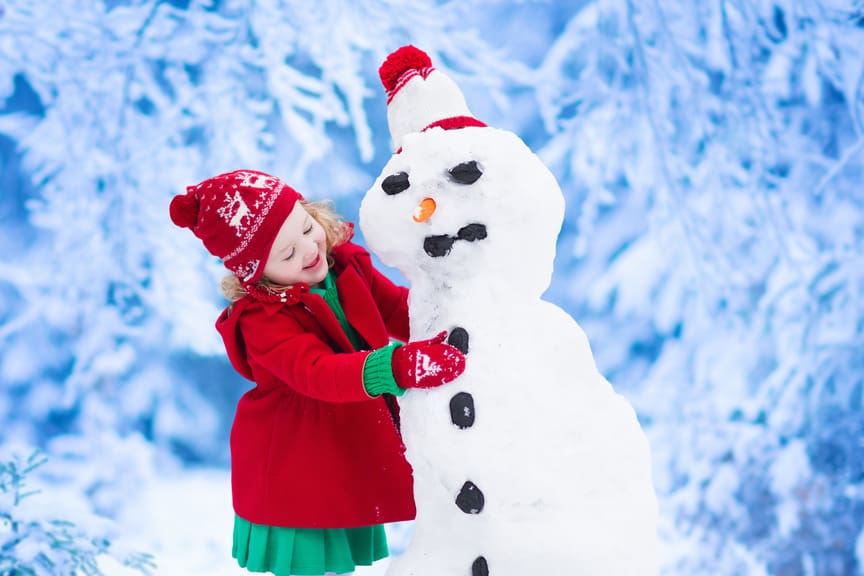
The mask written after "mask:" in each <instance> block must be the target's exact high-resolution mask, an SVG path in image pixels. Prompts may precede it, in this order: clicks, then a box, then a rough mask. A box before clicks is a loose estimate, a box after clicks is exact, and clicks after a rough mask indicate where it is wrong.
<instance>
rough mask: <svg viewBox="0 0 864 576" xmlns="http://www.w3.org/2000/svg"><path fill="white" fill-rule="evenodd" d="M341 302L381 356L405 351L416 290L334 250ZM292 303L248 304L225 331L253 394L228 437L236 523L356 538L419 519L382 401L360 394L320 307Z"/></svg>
mask: <svg viewBox="0 0 864 576" xmlns="http://www.w3.org/2000/svg"><path fill="white" fill-rule="evenodd" d="M332 256H333V259H334V261H335V264H334V271H335V273H336V274H337V277H336V287H337V289H338V291H339V300H340V302H341V304H342V307H343V308H344V310H345V316H346V317H347V319H348V322H349V323H350V324H351V326H353V327H354V329H355V330H356V331H357V332H358V333H359V334H360V336H361V337H362V338H363V340H365V341H366V342H367V343H368V344H369V345H370V346H371V347H372V348H373V349H374V348H380V347H382V346H385V345H387V344H388V342H389V337H390V336H393V337H395V338H397V339H399V340H403V341H407V340H408V290H407V289H405V288H401V287H398V286H396V285H395V284H393V283H392V282H390V281H389V280H388V279H387V278H386V277H385V276H383V275H382V274H381V273H380V272H378V271H377V270H375V268H374V267H373V266H372V262H371V260H370V258H369V254H368V253H367V252H366V251H365V250H363V248H361V247H359V246H357V245H356V244H353V243H350V242H349V243H346V244H343V245H341V246H338V247H336V248H334V250H333V252H332ZM296 288H297V287H295V290H294V291H292V292H291V293H290V298H289V301H288V302H287V303H281V302H262V301H260V300H257V299H255V298H253V297H252V296H245V297H244V298H242V299H241V300H238V301H237V302H235V303H234V305H233V307H231V308H229V309H226V311H225V312H224V313H223V314H222V316H221V317H220V318H219V320H218V321H217V323H216V328H217V330H219V333H220V334H221V335H222V338H223V340H224V341H225V348H226V350H227V352H228V357H229V358H230V359H231V363H232V364H233V365H234V368H236V369H237V371H238V372H240V374H242V375H243V376H245V377H246V378H249V379H250V380H252V381H254V382H255V384H256V386H255V388H253V389H252V390H250V391H249V392H247V393H246V394H244V395H243V397H242V398H241V399H240V402H239V403H238V405H237V413H236V415H235V417H234V425H233V428H232V430H231V484H232V491H233V498H234V511H235V512H236V513H237V514H238V515H239V516H240V517H241V518H244V519H245V520H248V521H249V522H253V523H256V524H267V525H270V526H290V527H295V528H340V527H346V528H347V527H356V526H364V525H371V524H381V523H385V522H396V521H402V520H410V519H413V518H414V513H415V510H414V498H413V479H412V475H411V467H410V465H409V464H408V462H407V461H406V460H405V457H404V452H405V447H404V446H403V444H402V441H401V438H400V436H399V432H398V430H397V429H396V426H395V424H394V423H393V418H392V417H391V414H390V412H389V411H388V408H387V405H386V403H385V401H384V399H383V398H381V397H378V398H372V397H370V396H369V395H368V394H366V390H365V388H364V387H363V363H364V361H365V359H366V356H367V355H368V354H369V353H368V352H365V351H362V352H355V351H354V349H353V348H352V346H351V343H350V342H349V340H348V337H347V336H346V335H345V332H344V331H343V330H342V328H341V326H340V325H339V321H338V320H337V318H336V316H335V314H333V312H332V311H331V309H330V308H329V307H328V306H327V304H326V303H325V302H324V299H323V298H322V297H321V296H318V295H316V294H312V293H310V292H308V291H306V290H302V291H301V290H297V289H296Z"/></svg>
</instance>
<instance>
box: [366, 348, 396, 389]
mask: <svg viewBox="0 0 864 576" xmlns="http://www.w3.org/2000/svg"><path fill="white" fill-rule="evenodd" d="M399 346H401V344H390V345H389V346H385V347H383V348H379V349H378V350H375V351H373V352H370V353H369V355H368V356H366V363H365V364H363V386H364V387H365V388H366V393H367V394H369V395H370V396H380V395H381V394H384V393H385V392H387V393H389V394H393V395H394V396H402V395H403V394H404V393H405V390H404V389H403V388H400V387H399V386H397V385H396V380H394V379H393V367H392V361H393V351H394V350H395V349H396V348H398V347H399Z"/></svg>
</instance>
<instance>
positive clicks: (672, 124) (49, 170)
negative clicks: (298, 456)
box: [0, 0, 864, 576]
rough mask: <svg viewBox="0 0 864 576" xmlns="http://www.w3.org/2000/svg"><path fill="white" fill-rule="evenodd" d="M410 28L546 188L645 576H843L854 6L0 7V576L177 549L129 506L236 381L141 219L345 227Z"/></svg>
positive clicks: (190, 240) (859, 362) (863, 189)
mask: <svg viewBox="0 0 864 576" xmlns="http://www.w3.org/2000/svg"><path fill="white" fill-rule="evenodd" d="M409 43H411V44H414V45H416V46H418V47H420V48H422V49H424V50H425V51H427V52H428V53H429V54H430V55H431V57H432V59H433V62H434V63H435V64H436V66H437V67H439V68H441V69H443V70H444V71H446V72H447V73H448V74H449V75H450V76H451V77H453V78H454V79H455V80H456V82H457V83H458V84H459V85H460V86H461V88H462V89H463V91H464V92H465V94H466V98H467V100H468V102H469V105H470V106H471V108H472V110H473V112H474V113H475V115H476V116H477V117H478V118H480V119H482V120H483V121H485V122H486V123H488V124H490V125H493V126H496V127H500V128H506V129H510V130H512V131H514V132H516V133H517V134H519V135H520V136H521V137H522V138H523V139H524V140H525V141H526V142H527V143H528V145H529V146H530V147H531V148H532V149H533V150H535V151H536V152H537V153H538V154H539V155H540V156H541V158H542V159H543V160H544V161H545V162H546V164H547V165H548V166H549V167H550V168H551V169H552V171H553V172H554V173H555V175H556V176H557V177H558V179H559V182H560V183H561V187H562V189H563V191H564V194H565V195H566V199H567V216H566V221H565V224H564V229H563V231H562V233H561V236H560V239H559V243H558V255H557V260H556V269H555V275H554V279H553V283H552V286H551V288H550V290H549V291H548V293H547V295H546V298H548V299H549V300H551V301H553V302H555V303H556V304H558V305H560V306H562V307H563V308H565V309H566V310H567V311H568V312H569V313H570V314H571V315H572V316H573V317H574V318H575V319H576V320H577V321H578V322H579V323H580V324H581V325H582V326H583V327H584V329H585V330H586V332H587V333H588V335H589V338H590V340H591V343H592V347H593V350H594V354H595V356H596V359H597V363H598V366H599V368H600V370H601V372H603V373H604V374H605V375H606V376H607V377H608V379H609V380H610V381H612V382H613V383H614V384H615V386H616V388H617V389H618V390H619V391H620V392H621V393H622V394H624V395H625V396H627V397H628V398H629V399H630V400H631V402H633V404H634V405H635V407H636V409H637V411H638V413H639V416H640V419H641V420H642V422H643V425H644V427H645V429H646V431H647V433H648V435H649V438H650V440H651V443H652V448H653V453H654V458H655V481H656V485H657V490H658V495H659V497H660V500H661V506H662V517H663V520H662V524H661V530H660V538H661V542H662V550H663V558H664V574H668V575H682V576H691V575H702V574H706V575H707V574H710V575H739V574H741V575H750V574H771V575H781V576H799V575H801V576H805V575H814V576H815V575H818V576H829V575H830V576H834V575H837V576H847V575H848V576H854V575H860V574H864V535H862V527H864V298H862V296H864V2H862V1H861V0H849V1H839V0H823V1H815V0H813V1H811V0H710V1H704V2H703V1H696V0H664V1H663V2H659V1H656V0H593V1H592V0H572V1H552V0H550V1H540V0H536V1H532V0H523V1H503V0H501V1H495V0H461V1H438V2H434V1H431V0H417V1H411V2H408V1H404V0H363V1H362V2H348V1H347V0H345V1H340V0H321V1H318V2H308V1H306V2H304V1H300V0H297V1H291V0H258V1H253V0H249V1H245V2H244V1H235V0H197V1H196V0H191V1H190V0H104V1H99V0H62V1H60V0H51V1H49V0H0V573H2V574H31V573H32V574H72V573H74V572H75V571H76V570H77V571H78V573H80V574H96V573H99V572H102V571H104V572H105V573H106V574H110V573H112V572H111V570H110V569H109V568H106V566H119V565H121V564H124V563H125V564H126V566H127V569H129V570H132V571H133V572H138V571H141V572H145V573H147V572H151V573H170V572H168V571H165V569H164V566H165V565H166V564H165V561H164V560H163V559H162V558H160V546H159V545H156V544H153V545H147V544H144V545H142V544H141V543H142V542H143V543H146V542H151V543H152V542H158V541H159V538H160V537H164V538H174V539H176V538H177V536H176V535H172V534H171V533H170V531H169V528H168V526H169V525H170V524H171V523H172V522H181V523H182V522H183V521H185V522H187V523H189V524H190V525H192V526H195V525H197V527H198V530H200V532H201V538H204V534H205V532H206V530H207V525H208V521H207V518H205V517H204V515H205V514H206V512H202V511H200V510H199V511H193V512H189V510H188V509H186V508H183V507H182V506H176V505H174V506H173V507H172V509H173V510H175V511H176V512H177V514H178V515H179V514H181V511H184V510H185V512H182V513H185V514H187V516H191V518H190V517H185V518H183V519H178V518H174V519H171V518H170V515H169V517H168V518H167V519H160V520H158V521H153V520H152V519H151V520H148V519H147V518H145V516H146V512H147V510H151V511H152V510H157V509H158V506H159V505H160V504H164V503H165V502H166V501H169V500H170V499H171V498H172V496H171V495H170V494H169V493H171V492H172V491H171V487H172V486H173V487H176V486H184V489H183V490H181V491H180V496H179V497H178V496H176V495H175V496H173V497H176V498H178V500H179V501H183V500H184V499H189V500H194V498H196V497H199V498H200V497H201V495H202V494H203V495H208V494H211V491H209V489H205V488H203V487H202V488H200V489H199V488H196V487H197V486H198V484H197V483H196V482H195V481H194V480H190V479H197V478H206V479H211V480H207V481H206V482H211V481H212V479H213V478H217V479H221V480H218V481H220V482H221V481H224V483H226V485H227V475H228V432H229V428H230V423H231V419H232V416H233V409H234V405H235V403H236V401H237V399H238V398H239V396H240V395H241V394H242V393H243V392H244V391H245V390H246V389H248V387H249V383H247V382H245V381H243V380H242V379H241V378H239V377H238V376H236V375H235V374H234V373H233V372H232V370H231V368H230V366H229V364H228V362H227V360H226V358H225V356H224V351H223V349H222V345H221V342H220V340H219V339H218V336H217V334H216V332H215V330H214V329H213V322H214V321H215V319H216V316H217V314H218V312H219V310H220V309H221V308H222V306H223V305H224V301H223V300H222V298H221V296H220V294H219V291H218V281H219V279H220V278H221V277H222V275H223V269H222V268H221V266H220V265H219V263H218V262H217V261H215V260H214V259H213V258H212V257H210V256H209V255H208V254H207V253H206V252H205V251H204V249H203V247H202V246H201V244H200V242H199V241H197V240H196V239H195V238H194V237H193V236H192V235H191V234H190V233H189V232H188V231H187V230H179V229H177V228H175V227H174V226H173V225H172V224H171V222H170V220H169V218H168V203H169V201H170V199H171V197H172V196H173V195H175V194H177V193H182V192H183V191H184V188H185V186H186V185H187V184H192V183H195V182H198V181H200V180H201V179H203V178H205V177H208V176H211V175H214V174H216V173H219V172H224V171H228V170H232V169H237V168H254V169H259V170H264V171H268V172H272V173H274V174H277V175H279V176H281V177H282V178H284V179H285V180H287V181H288V182H290V183H291V184H292V185H294V186H295V187H296V188H297V189H299V190H301V191H302V192H303V193H304V194H305V195H306V196H307V197H309V198H311V199H322V198H331V199H333V200H334V202H335V205H336V208H337V210H338V211H339V212H341V213H342V214H344V215H345V216H346V217H347V218H348V219H351V220H356V218H357V210H358V207H359V203H360V199H361V198H362V196H363V194H364V193H365V191H366V189H367V188H368V187H369V186H370V185H371V184H372V182H373V180H374V178H375V176H376V175H377V174H378V172H379V170H380V168H381V167H382V166H383V165H384V163H385V161H386V159H387V158H388V157H389V154H390V152H389V132H388V129H387V124H386V110H385V98H384V94H383V90H382V89H381V87H380V84H379V82H378V78H377V68H378V66H379V65H380V63H381V62H382V61H383V59H384V57H385V56H386V55H387V54H388V53H389V52H390V51H392V50H394V49H395V48H397V47H399V46H401V45H404V44H409ZM525 200H526V204H527V205H530V201H531V199H530V197H526V199H525ZM359 239H360V240H361V241H362V236H361V237H360V238H359ZM513 265H514V266H517V267H518V266H519V262H518V261H514V262H513ZM388 273H390V274H391V275H392V276H393V278H395V279H396V280H398V281H402V280H401V279H400V278H399V276H398V275H397V273H395V272H394V271H388ZM526 338H530V334H526ZM549 401H550V402H554V401H555V399H554V398H550V399H549ZM556 440H558V439H550V442H554V441H556ZM203 482H205V481H204V480H202V484H201V486H204V484H203ZM154 487H155V488H154ZM173 492H174V493H176V492H177V490H174V491H173ZM212 493H213V494H216V495H217V496H213V497H209V496H208V497H207V498H208V499H207V501H206V502H205V503H204V505H203V506H202V507H201V510H205V511H206V510H210V509H213V510H221V511H223V512H220V513H224V512H227V514H230V495H229V494H228V492H227V491H224V490H223V491H219V490H217V491H212ZM163 520H164V521H163ZM148 526H149V527H152V530H150V529H149V528H142V527H148ZM228 526H229V529H230V524H228ZM142 530H145V531H146V530H150V537H149V538H148V535H147V534H142ZM195 536H196V534H195V531H193V533H191V534H189V533H187V534H186V537H187V538H189V542H194V541H196V538H195ZM225 536H226V541H228V542H230V535H227V534H226V535H225ZM574 545H578V543H574ZM193 548H194V546H193V545H191V544H190V548H189V550H192V549H193ZM166 549H167V548H166ZM396 551H397V552H398V550H396ZM206 556H207V558H206V562H207V563H208V566H209V568H208V569H207V571H206V572H202V573H209V574H213V573H219V572H218V570H219V568H218V567H219V566H224V567H226V568H225V570H226V572H225V573H228V572H227V570H228V567H229V566H230V565H231V559H230V550H229V549H227V548H226V549H221V548H219V547H218V546H216V547H215V548H214V549H213V550H211V551H209V552H208V554H207V555H206ZM189 557H190V558H189V562H190V563H193V564H194V562H196V561H197V560H196V559H195V558H194V554H193V553H192V552H191V551H190V552H189ZM106 559H107V560H110V561H111V562H113V564H111V563H106ZM201 561H202V562H204V560H201ZM154 564H155V565H156V567H155V568H154ZM189 570H190V571H189V572H187V573H192V572H191V570H192V569H191V568H190V569H189Z"/></svg>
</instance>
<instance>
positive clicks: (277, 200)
mask: <svg viewBox="0 0 864 576" xmlns="http://www.w3.org/2000/svg"><path fill="white" fill-rule="evenodd" d="M302 199H303V197H302V196H301V195H300V194H299V193H298V192H297V191H295V190H294V189H293V188H291V187H290V186H288V185H287V184H285V183H284V182H282V181H281V180H279V178H276V177H275V176H270V175H269V174H265V173H263V172H257V171H255V170H235V171H234V172H227V173H225V174H220V175H219V176H214V177H212V178H208V179H207V180H204V181H203V182H201V183H200V184H196V185H194V186H188V187H187V188H186V194H181V195H178V196H175V197H174V198H173V199H172V200H171V206H170V209H169V211H170V214H171V221H172V222H174V224H176V225H177V226H180V227H181V228H189V229H190V230H192V233H193V234H195V236H197V237H198V238H200V239H201V241H202V242H203V243H204V247H205V248H207V251H208V252H210V253H211V254H213V255H214V256H216V257H217V258H221V259H222V262H223V263H224V264H225V267H226V268H228V269H229V270H230V271H231V272H233V273H234V274H235V275H236V276H237V278H239V279H240V282H241V283H243V284H244V285H251V284H254V283H255V282H257V281H258V280H260V279H261V275H262V274H263V273H264V265H265V264H266V262H267V257H268V256H269V255H270V248H271V246H272V245H273V241H274V240H275V239H276V235H277V234H278V233H279V229H280V228H281V227H282V224H283V223H284V222H285V219H286V218H287V217H288V215H289V214H291V211H292V210H293V209H294V205H295V204H296V203H297V201H298V200H302Z"/></svg>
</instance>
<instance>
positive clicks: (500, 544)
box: [360, 128, 657, 576]
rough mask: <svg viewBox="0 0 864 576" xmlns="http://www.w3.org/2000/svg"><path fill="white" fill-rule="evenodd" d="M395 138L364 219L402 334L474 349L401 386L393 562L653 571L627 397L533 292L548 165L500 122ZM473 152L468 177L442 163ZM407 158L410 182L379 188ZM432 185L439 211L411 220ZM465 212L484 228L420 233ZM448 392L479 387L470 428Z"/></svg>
mask: <svg viewBox="0 0 864 576" xmlns="http://www.w3.org/2000/svg"><path fill="white" fill-rule="evenodd" d="M401 145H402V149H401V152H399V153H397V154H395V155H394V156H393V157H392V159H391V160H390V162H388V163H387V165H386V166H385V167H384V169H383V171H382V173H381V175H380V176H379V177H378V179H377V180H376V182H375V184H374V185H373V187H372V188H371V189H370V190H369V191H368V192H367V194H366V196H365V198H364V200H363V203H362V205H361V208H360V224H361V228H362V231H363V234H364V236H365V238H366V240H367V242H368V243H369V247H370V248H371V249H372V250H373V251H374V252H375V253H376V254H377V255H378V256H379V257H380V258H381V259H382V261H383V262H385V263H386V264H389V265H391V266H396V267H398V268H399V270H400V271H401V272H402V273H403V274H404V275H405V277H406V278H408V280H409V282H410V288H411V293H410V298H409V312H410V318H411V338H412V340H419V339H425V338H428V337H430V336H432V335H434V334H436V333H438V332H439V331H441V330H448V331H453V330H454V329H457V328H461V329H463V330H465V332H466V333H467V342H466V343H467V350H468V352H467V355H466V370H465V373H464V374H462V376H460V377H459V378H458V379H457V380H456V381H455V382H453V383H451V384H448V385H445V386H442V387H441V388H437V389H433V390H410V391H408V392H407V393H406V394H405V396H403V397H402V399H401V402H400V404H401V406H402V430H403V436H404V439H405V444H406V447H407V457H408V460H409V462H410V463H411V465H412V467H413V469H414V491H415V499H416V502H417V520H416V524H415V533H414V537H413V539H412V540H411V543H410V545H409V546H408V549H407V550H406V552H405V554H404V555H402V556H401V557H400V558H398V559H396V560H395V561H394V562H393V564H392V566H391V568H390V570H389V571H388V574H390V575H391V576H409V575H410V576H438V575H441V574H463V573H464V574H468V573H470V572H471V567H472V565H474V563H475V562H477V561H478V559H479V558H480V557H482V558H483V561H485V566H488V568H489V571H490V573H492V574H496V575H500V576H520V575H524V574H545V575H550V576H557V575H560V576H564V575H568V574H610V575H612V574H614V575H616V576H649V575H651V574H656V572H657V559H656V522H657V502H656V498H655V495H654V489H653V486H652V480H651V458H650V451H649V447H648V443H647V441H646V438H645V436H644V434H643V433H642V430H641V428H640V426H639V423H638V421H637V418H636V414H635V413H634V411H633V409H632V408H631V406H630V404H629V403H628V402H627V401H626V400H625V399H624V398H623V397H621V396H620V395H618V394H616V393H615V392H614V391H613V389H612V387H611V386H610V385H609V383H608V382H607V381H606V380H605V379H604V378H603V377H602V376H601V375H600V373H599V372H598V371H597V367H596V366H595V363H594V358H593V356H592V354H591V349H590V346H589V343H588V340H587V338H586V337H585V334H584V333H583V331H582V329H581V328H580V327H579V326H578V325H577V324H576V322H575V321H574V320H573V319H572V318H571V317H570V316H568V315H567V314H566V313H565V312H564V311H563V310H561V309H560V308H558V307H557V306H555V305H554V304H551V303H549V302H546V301H543V300H541V299H540V296H541V294H542V293H543V292H544V291H545V290H546V288H547V287H548V284H549V281H550V277H551V273H552V262H553V260H554V257H555V246H556V238H557V235H558V231H559V230H560V227H561V222H562V219H563V215H564V199H563V197H562V195H561V191H560V189H559V187H558V184H557V182H556V181H555V178H554V176H553V175H552V174H551V172H549V170H548V169H547V168H546V167H545V166H544V165H543V164H542V162H541V161H540V160H539V159H538V158H537V156H535V155H534V154H533V153H532V152H531V151H530V150H529V149H528V148H527V146H525V144H524V143H523V142H522V141H521V140H520V139H519V138H518V137H516V136H515V135H514V134H512V133H510V132H506V131H503V130H498V129H494V128H464V129H461V130H446V131H445V130H441V129H432V130H428V131H426V132H424V133H422V134H417V133H411V134H408V135H406V136H405V137H404V139H403V140H401ZM471 162H474V163H475V165H474V167H475V168H476V169H479V171H480V172H482V175H480V176H479V179H476V181H474V182H473V183H470V184H466V183H462V182H459V181H457V180H458V179H454V177H453V176H452V175H451V174H452V172H453V169H454V167H457V166H460V165H463V164H468V163H471ZM475 172H476V171H475ZM402 173H406V174H408V176H409V179H410V180H409V184H410V185H409V186H408V187H407V189H404V190H403V191H401V192H399V193H397V194H388V193H386V192H385V190H384V189H382V185H383V184H384V182H385V180H386V179H387V178H388V177H390V176H392V175H396V174H402ZM427 197H431V198H432V199H433V200H434V201H435V205H436V209H435V212H434V213H433V214H432V215H431V217H430V218H429V219H428V220H426V221H424V222H416V221H415V220H414V219H413V218H412V215H413V213H414V209H415V207H416V206H417V205H418V204H420V203H421V202H422V201H423V200H424V198H427ZM472 225H473V226H475V227H478V226H482V227H483V229H484V230H485V234H483V235H481V236H482V237H476V238H475V237H472V238H471V239H470V240H466V239H458V240H456V241H455V242H453V244H452V246H451V247H450V249H449V251H445V252H443V253H442V252H438V251H435V250H432V251H431V253H430V251H429V250H428V248H424V246H428V245H427V242H426V241H427V239H429V238H430V237H431V238H436V237H448V236H455V237H457V238H459V237H460V236H461V235H460V234H459V231H460V230H461V229H464V228H465V227H469V226H472ZM460 393H467V394H470V396H471V398H473V406H472V408H473V410H472V411H473V416H474V421H473V423H472V424H471V425H469V426H464V427H460V426H458V425H456V422H454V421H453V420H452V418H453V417H452V416H451V409H450V403H451V399H453V398H454V396H455V395H457V394H460ZM469 482H470V484H469ZM481 495H482V497H481ZM475 573H482V572H475Z"/></svg>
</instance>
